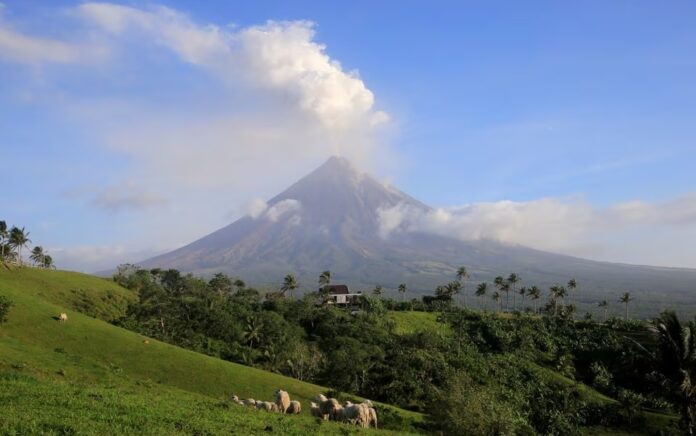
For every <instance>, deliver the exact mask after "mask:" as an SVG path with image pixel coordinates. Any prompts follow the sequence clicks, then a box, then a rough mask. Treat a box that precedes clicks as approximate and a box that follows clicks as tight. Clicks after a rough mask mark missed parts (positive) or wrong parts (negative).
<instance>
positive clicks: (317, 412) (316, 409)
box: [309, 401, 324, 419]
mask: <svg viewBox="0 0 696 436" xmlns="http://www.w3.org/2000/svg"><path fill="white" fill-rule="evenodd" d="M309 406H310V407H309V411H310V412H311V414H312V416H314V417H316V418H321V419H324V415H322V413H321V409H320V408H319V406H318V405H317V403H315V402H314V401H312V402H310V403H309Z"/></svg>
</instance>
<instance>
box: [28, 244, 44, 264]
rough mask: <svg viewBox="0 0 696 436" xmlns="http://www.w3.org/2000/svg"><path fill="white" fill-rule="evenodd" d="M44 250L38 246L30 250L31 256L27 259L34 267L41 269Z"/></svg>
mask: <svg viewBox="0 0 696 436" xmlns="http://www.w3.org/2000/svg"><path fill="white" fill-rule="evenodd" d="M44 255H45V254H44V250H43V247H41V246H40V245H37V246H36V247H34V249H33V250H31V255H30V256H29V258H30V259H31V260H32V261H33V262H34V265H36V266H39V267H42V266H43V260H44Z"/></svg>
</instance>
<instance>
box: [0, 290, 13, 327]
mask: <svg viewBox="0 0 696 436" xmlns="http://www.w3.org/2000/svg"><path fill="white" fill-rule="evenodd" d="M12 306H13V303H12V301H10V300H9V299H8V298H7V297H5V296H2V295H0V324H2V323H4V322H5V321H7V313H8V312H9V311H10V308H11V307H12Z"/></svg>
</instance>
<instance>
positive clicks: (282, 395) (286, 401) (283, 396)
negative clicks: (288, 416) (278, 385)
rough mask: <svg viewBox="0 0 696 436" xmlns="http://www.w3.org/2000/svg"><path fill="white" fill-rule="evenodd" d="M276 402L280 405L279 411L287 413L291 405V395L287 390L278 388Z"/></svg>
mask: <svg viewBox="0 0 696 436" xmlns="http://www.w3.org/2000/svg"><path fill="white" fill-rule="evenodd" d="M275 403H276V404H277V405H278V411H279V412H280V413H285V412H286V411H287V410H288V407H289V406H290V395H288V393H287V392H285V391H283V390H281V389H278V390H277V391H276V392H275Z"/></svg>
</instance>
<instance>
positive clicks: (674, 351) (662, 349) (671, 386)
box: [653, 311, 696, 435]
mask: <svg viewBox="0 0 696 436" xmlns="http://www.w3.org/2000/svg"><path fill="white" fill-rule="evenodd" d="M653 326H654V328H655V330H656V331H657V337H658V354H657V363H658V365H657V366H658V372H659V374H660V375H661V376H662V379H663V385H664V386H666V387H667V388H668V391H669V393H670V395H671V396H672V399H673V400H674V401H675V403H676V404H677V405H678V406H679V409H680V412H681V416H682V423H683V424H684V427H685V429H686V431H687V434H689V435H693V434H694V426H695V425H696V422H695V419H696V322H694V321H691V322H689V323H687V324H682V323H681V322H680V321H679V318H678V317H677V315H676V314H675V313H674V312H671V311H667V312H663V313H662V314H661V315H660V316H659V317H658V318H656V319H655V320H654V321H653Z"/></svg>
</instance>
